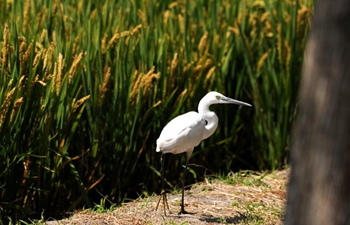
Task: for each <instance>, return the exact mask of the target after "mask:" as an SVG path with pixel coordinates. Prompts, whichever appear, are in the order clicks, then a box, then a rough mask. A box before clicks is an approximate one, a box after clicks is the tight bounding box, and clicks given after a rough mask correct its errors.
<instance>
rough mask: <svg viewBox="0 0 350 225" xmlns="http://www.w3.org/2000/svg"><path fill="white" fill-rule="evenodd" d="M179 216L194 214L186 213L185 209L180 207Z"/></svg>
mask: <svg viewBox="0 0 350 225" xmlns="http://www.w3.org/2000/svg"><path fill="white" fill-rule="evenodd" d="M181 214H194V213H190V212H187V211H186V210H185V208H184V207H182V206H181V211H180V212H179V213H178V215H181Z"/></svg>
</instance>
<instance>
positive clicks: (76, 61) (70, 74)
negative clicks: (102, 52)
mask: <svg viewBox="0 0 350 225" xmlns="http://www.w3.org/2000/svg"><path fill="white" fill-rule="evenodd" d="M82 58H83V53H82V52H81V53H79V54H78V55H76V56H74V59H73V62H72V65H71V67H70V68H69V71H68V84H70V83H72V80H73V78H74V75H75V73H76V71H77V68H78V66H79V63H80V61H81V60H82Z"/></svg>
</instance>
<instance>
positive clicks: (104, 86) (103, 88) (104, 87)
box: [98, 67, 111, 106]
mask: <svg viewBox="0 0 350 225" xmlns="http://www.w3.org/2000/svg"><path fill="white" fill-rule="evenodd" d="M110 76H111V68H109V67H105V68H104V72H103V82H102V84H101V85H100V86H99V94H98V101H99V105H100V106H101V105H102V102H103V100H104V97H105V94H106V92H107V91H108V87H107V85H108V82H109V78H110Z"/></svg>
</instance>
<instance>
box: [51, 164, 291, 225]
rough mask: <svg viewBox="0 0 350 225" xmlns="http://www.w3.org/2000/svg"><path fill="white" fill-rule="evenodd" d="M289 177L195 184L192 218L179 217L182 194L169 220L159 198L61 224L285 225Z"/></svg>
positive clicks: (171, 199) (246, 176)
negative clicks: (283, 223)
mask: <svg viewBox="0 0 350 225" xmlns="http://www.w3.org/2000/svg"><path fill="white" fill-rule="evenodd" d="M288 174H289V170H282V171H276V172H273V173H268V174H267V173H255V172H249V171H246V172H241V173H236V174H232V175H230V176H229V177H227V178H225V179H212V180H209V181H206V182H203V183H198V184H195V185H193V186H192V188H191V189H190V190H188V191H186V195H185V198H186V201H185V203H186V205H185V206H186V210H187V211H188V212H189V213H190V214H184V215H178V214H177V213H178V212H179V211H180V202H181V194H180V193H179V194H171V193H170V194H168V203H169V207H170V210H171V212H172V213H169V214H167V216H164V214H163V205H160V206H159V208H158V211H155V207H156V204H157V202H158V199H159V196H156V195H154V196H150V197H146V198H142V199H138V200H135V201H133V202H130V203H126V204H124V205H123V206H122V207H118V208H116V209H115V210H113V211H110V212H107V213H96V212H93V211H89V210H87V211H83V212H80V213H77V214H74V215H73V216H72V217H71V218H69V219H65V220H61V221H59V224H266V225H268V224H274V225H275V224H282V220H283V214H284V205H285V198H286V182H287V177H288ZM160 204H162V202H161V203H160ZM48 224H57V221H52V222H48Z"/></svg>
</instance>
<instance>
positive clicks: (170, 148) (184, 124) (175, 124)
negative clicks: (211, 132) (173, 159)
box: [157, 112, 206, 154]
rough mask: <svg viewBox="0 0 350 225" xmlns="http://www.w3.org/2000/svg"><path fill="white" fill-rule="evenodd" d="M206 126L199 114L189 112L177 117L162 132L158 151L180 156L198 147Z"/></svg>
mask: <svg viewBox="0 0 350 225" xmlns="http://www.w3.org/2000/svg"><path fill="white" fill-rule="evenodd" d="M205 125H206V122H205V120H203V119H202V118H201V117H200V116H199V114H198V113H196V112H188V113H186V114H183V115H180V116H178V117H175V118H174V119H173V120H171V121H170V122H169V123H168V124H167V125H166V126H165V127H164V129H163V130H162V132H161V134H160V136H159V138H158V140H157V151H158V152H159V151H163V152H165V153H166V152H172V153H173V154H178V153H182V152H184V151H186V150H187V149H189V148H193V147H195V146H197V145H198V144H199V143H200V141H201V140H202V137H203V132H204V127H205Z"/></svg>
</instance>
